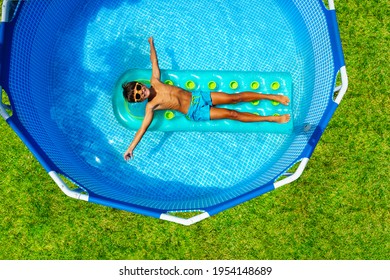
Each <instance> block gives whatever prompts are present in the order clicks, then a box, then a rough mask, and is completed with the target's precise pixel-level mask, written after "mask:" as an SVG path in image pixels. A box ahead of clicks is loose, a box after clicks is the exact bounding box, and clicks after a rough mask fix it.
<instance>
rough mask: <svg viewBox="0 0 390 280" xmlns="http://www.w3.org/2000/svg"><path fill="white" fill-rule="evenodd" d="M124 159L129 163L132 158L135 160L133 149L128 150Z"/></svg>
mask: <svg viewBox="0 0 390 280" xmlns="http://www.w3.org/2000/svg"><path fill="white" fill-rule="evenodd" d="M123 158H124V159H125V160H126V161H127V160H129V159H131V158H134V156H133V148H128V149H127V151H126V152H125V154H124V155H123Z"/></svg>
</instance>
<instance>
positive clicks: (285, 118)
mask: <svg viewBox="0 0 390 280" xmlns="http://www.w3.org/2000/svg"><path fill="white" fill-rule="evenodd" d="M275 118H276V119H275V120H276V122H277V123H287V122H289V121H290V118H291V116H290V114H285V115H281V116H276V117H275Z"/></svg>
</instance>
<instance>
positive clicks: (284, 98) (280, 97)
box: [272, 95, 290, 105]
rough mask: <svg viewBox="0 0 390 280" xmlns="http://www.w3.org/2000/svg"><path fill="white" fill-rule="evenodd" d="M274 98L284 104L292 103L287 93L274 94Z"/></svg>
mask: <svg viewBox="0 0 390 280" xmlns="http://www.w3.org/2000/svg"><path fill="white" fill-rule="evenodd" d="M272 100H275V101H277V102H280V103H282V104H283V105H288V104H290V99H289V98H288V97H287V96H285V95H274V97H273V98H272Z"/></svg>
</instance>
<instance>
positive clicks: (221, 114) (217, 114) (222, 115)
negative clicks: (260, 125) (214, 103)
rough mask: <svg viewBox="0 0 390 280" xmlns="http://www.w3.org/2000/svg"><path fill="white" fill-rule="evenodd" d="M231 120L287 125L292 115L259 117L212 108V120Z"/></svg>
mask: <svg viewBox="0 0 390 280" xmlns="http://www.w3.org/2000/svg"><path fill="white" fill-rule="evenodd" d="M218 119H230V120H236V121H240V122H277V123H286V122H288V121H289V120H290V115H288V114H286V115H282V116H258V115H255V114H251V113H241V112H237V111H234V110H228V109H223V108H215V107H211V108H210V120H218Z"/></svg>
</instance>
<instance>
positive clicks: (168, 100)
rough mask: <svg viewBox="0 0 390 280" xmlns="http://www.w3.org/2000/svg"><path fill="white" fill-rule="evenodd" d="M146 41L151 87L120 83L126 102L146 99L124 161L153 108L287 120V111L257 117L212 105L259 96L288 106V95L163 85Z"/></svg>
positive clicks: (197, 115)
mask: <svg viewBox="0 0 390 280" xmlns="http://www.w3.org/2000/svg"><path fill="white" fill-rule="evenodd" d="M148 41H149V44H150V60H151V62H152V77H151V79H150V85H151V87H150V88H148V87H146V86H145V85H144V84H141V83H139V82H128V83H124V84H123V85H122V87H123V96H124V98H125V99H126V100H127V101H128V102H142V101H145V100H146V99H147V100H148V103H147V105H146V109H145V117H144V120H143V122H142V125H141V127H140V129H139V130H138V131H137V133H136V134H135V136H134V139H133V142H131V144H130V146H129V148H128V149H127V151H126V152H125V153H124V159H125V160H129V159H130V158H132V157H133V151H134V149H135V147H136V146H137V145H138V143H139V142H140V141H141V139H142V137H143V135H144V134H145V132H146V130H147V129H148V127H149V125H150V124H151V122H152V120H153V115H154V111H155V110H175V111H179V112H181V113H183V114H185V115H186V117H187V118H189V119H190V120H193V121H209V120H218V119H231V120H237V121H241V122H264V121H267V122H276V123H286V122H288V121H289V120H290V115H289V114H285V115H281V116H259V115H255V114H251V113H244V112H237V111H234V110H229V109H224V108H216V107H214V106H215V105H219V104H235V103H239V102H251V101H257V100H262V99H268V100H274V101H277V102H280V103H282V104H284V105H288V104H289V102H290V100H289V98H288V97H287V96H283V95H274V94H261V93H255V92H250V91H245V92H240V93H235V94H227V93H224V92H209V91H194V92H189V91H187V90H185V89H182V88H179V87H176V86H172V85H167V84H164V83H163V82H161V81H160V68H159V66H158V60H157V54H156V49H155V47H154V42H153V38H152V37H150V38H149V40H148Z"/></svg>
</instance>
